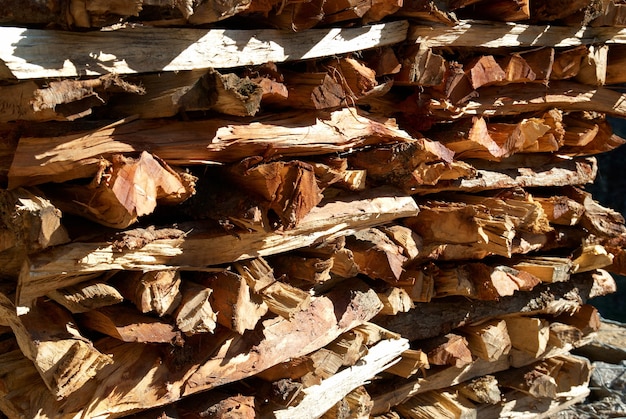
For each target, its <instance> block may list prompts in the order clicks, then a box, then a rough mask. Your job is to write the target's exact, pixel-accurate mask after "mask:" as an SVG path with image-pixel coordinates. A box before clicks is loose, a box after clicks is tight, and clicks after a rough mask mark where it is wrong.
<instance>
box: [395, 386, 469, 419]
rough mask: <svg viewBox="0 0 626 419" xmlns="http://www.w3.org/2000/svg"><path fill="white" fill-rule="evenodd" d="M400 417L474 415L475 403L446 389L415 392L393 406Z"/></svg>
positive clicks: (457, 416)
mask: <svg viewBox="0 0 626 419" xmlns="http://www.w3.org/2000/svg"><path fill="white" fill-rule="evenodd" d="M395 410H397V411H398V412H399V413H400V414H401V415H402V417H406V418H410V419H417V418H422V417H452V418H468V419H470V418H474V417H476V413H475V410H476V408H475V405H474V404H473V403H471V402H470V401H469V400H467V399H466V398H465V397H464V396H462V395H460V394H453V393H449V392H447V391H441V392H438V391H430V392H426V393H422V394H417V395H415V396H413V397H411V398H410V399H409V400H407V401H406V402H404V403H402V404H399V405H398V406H396V407H395Z"/></svg>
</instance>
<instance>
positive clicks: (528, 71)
mask: <svg viewBox="0 0 626 419" xmlns="http://www.w3.org/2000/svg"><path fill="white" fill-rule="evenodd" d="M498 64H499V65H500V68H502V70H503V71H504V81H506V82H508V83H527V82H531V81H535V80H536V79H537V74H536V73H535V72H534V70H533V68H532V67H531V65H530V64H529V63H528V61H526V60H525V59H524V58H523V57H522V56H521V55H520V54H517V53H512V54H509V55H507V56H506V57H504V58H502V59H499V60H498Z"/></svg>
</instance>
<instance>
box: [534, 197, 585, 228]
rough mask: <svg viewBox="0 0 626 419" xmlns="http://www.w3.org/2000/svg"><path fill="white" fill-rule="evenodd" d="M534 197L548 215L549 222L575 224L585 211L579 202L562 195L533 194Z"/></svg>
mask: <svg viewBox="0 0 626 419" xmlns="http://www.w3.org/2000/svg"><path fill="white" fill-rule="evenodd" d="M534 199H535V201H536V202H538V203H539V204H540V205H541V206H542V207H543V212H544V213H545V214H546V217H548V220H549V221H550V224H558V225H566V226H568V225H569V226H571V225H576V224H578V221H579V220H580V218H581V216H582V214H583V212H584V211H585V209H584V207H583V206H582V205H581V204H580V203H578V202H576V201H575V200H573V199H570V198H568V197H566V196H562V195H560V196H559V195H553V196H550V197H538V196H535V197H534Z"/></svg>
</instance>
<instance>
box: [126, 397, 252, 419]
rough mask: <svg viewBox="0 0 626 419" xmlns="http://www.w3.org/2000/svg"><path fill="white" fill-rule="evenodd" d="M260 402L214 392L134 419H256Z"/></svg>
mask: <svg viewBox="0 0 626 419" xmlns="http://www.w3.org/2000/svg"><path fill="white" fill-rule="evenodd" d="M259 404H260V403H259V400H258V399H257V398H255V397H254V396H246V395H243V394H229V393H227V392H223V391H219V390H213V391H209V392H206V393H205V394H202V395H194V396H191V397H187V398H185V399H184V400H183V401H180V402H177V403H172V404H169V405H166V406H163V407H162V408H160V409H159V408H154V409H150V410H146V411H143V412H139V413H135V414H133V415H132V417H133V418H134V419H153V418H155V417H172V418H173V417H203V416H205V417H206V416H207V415H209V417H218V418H220V417H229V416H230V417H235V418H237V419H255V418H256V417H257V415H258V411H259V410H260V406H259Z"/></svg>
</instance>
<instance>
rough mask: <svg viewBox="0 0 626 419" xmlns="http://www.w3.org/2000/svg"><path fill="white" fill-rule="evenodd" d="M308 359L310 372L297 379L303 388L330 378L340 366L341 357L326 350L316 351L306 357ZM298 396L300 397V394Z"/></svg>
mask: <svg viewBox="0 0 626 419" xmlns="http://www.w3.org/2000/svg"><path fill="white" fill-rule="evenodd" d="M308 358H309V359H310V364H311V370H310V371H308V372H307V373H306V374H304V375H303V376H302V377H300V379H299V380H300V381H301V382H302V385H303V387H304V388H308V387H311V386H315V385H319V384H321V383H322V381H323V380H325V379H327V378H329V377H332V376H333V375H334V374H335V373H336V372H337V371H339V369H340V368H341V366H342V362H341V361H342V360H341V356H340V355H339V354H337V353H335V352H334V351H331V350H329V349H326V348H321V349H318V350H317V351H315V352H313V353H312V354H310V355H308ZM299 396H300V397H302V393H300V394H299ZM296 400H297V398H296Z"/></svg>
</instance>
